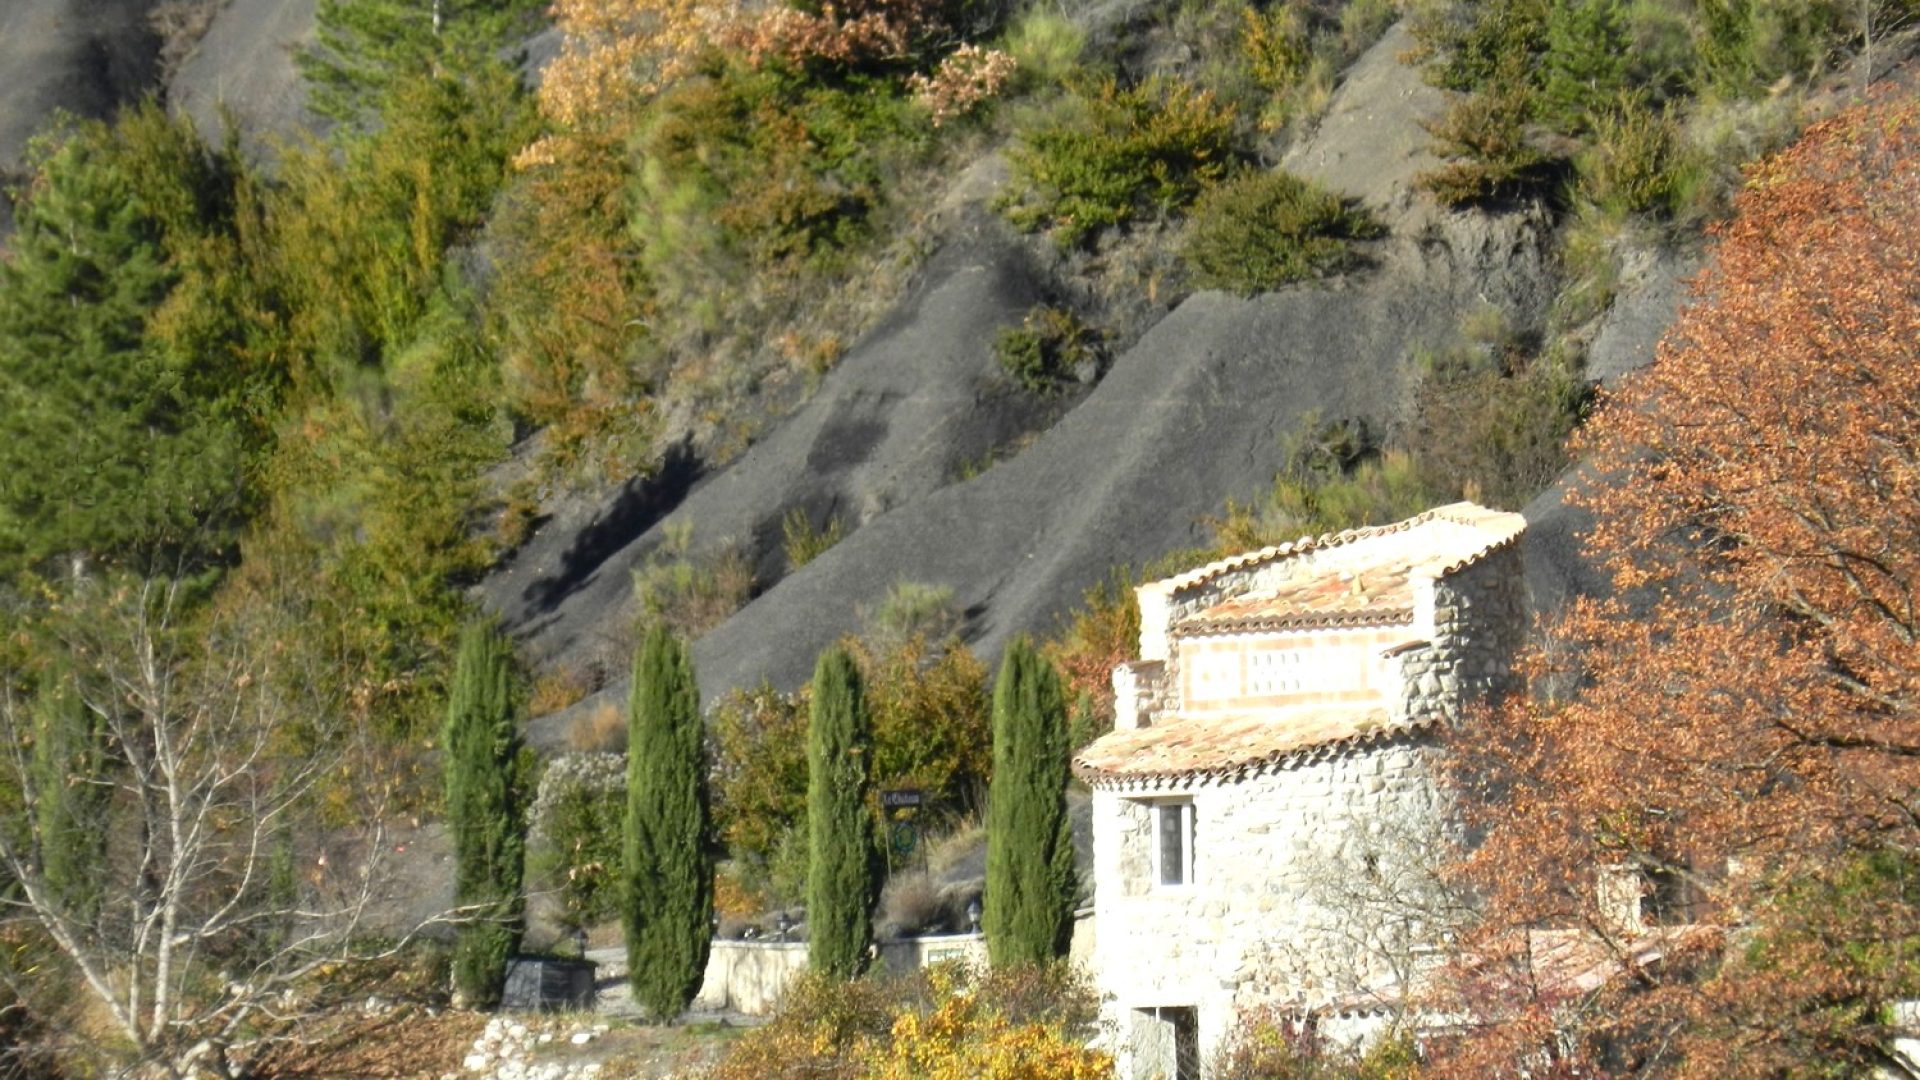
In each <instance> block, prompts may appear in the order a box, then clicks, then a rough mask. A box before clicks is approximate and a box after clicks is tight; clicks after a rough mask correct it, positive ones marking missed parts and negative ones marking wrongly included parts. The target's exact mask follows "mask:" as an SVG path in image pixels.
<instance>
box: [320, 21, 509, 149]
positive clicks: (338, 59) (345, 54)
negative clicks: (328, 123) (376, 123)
mask: <svg viewBox="0 0 1920 1080" xmlns="http://www.w3.org/2000/svg"><path fill="white" fill-rule="evenodd" d="M543 6H544V3H543V2H542V0H320V5H319V7H318V8H317V9H316V10H315V12H314V43H313V45H311V46H309V47H307V48H305V49H303V50H301V51H300V53H299V54H298V55H297V57H296V60H297V62H298V63H299V65H300V71H301V74H303V75H305V76H306V78H307V83H308V86H309V90H310V99H309V100H310V103H311V107H312V108H313V110H314V111H315V112H317V113H319V114H320V115H322V116H326V117H329V118H331V119H334V120H339V121H342V122H345V123H366V122H369V121H371V120H372V119H373V118H374V117H375V116H376V115H377V113H378V112H379V110H380V107H381V105H382V104H383V101H384V99H385V97H386V95H387V92H388V91H389V90H390V89H391V88H392V87H393V86H394V85H395V84H396V83H399V82H401V81H403V80H405V79H407V78H410V77H422V76H438V75H447V74H458V73H460V72H463V71H466V70H469V69H471V68H472V67H474V66H475V65H478V64H481V63H484V62H486V61H487V59H488V58H490V57H492V56H493V55H495V54H496V53H498V52H499V51H500V50H501V49H503V48H505V47H506V46H507V45H509V44H510V43H511V42H512V40H513V38H514V37H515V36H516V35H517V34H519V33H523V32H525V31H526V30H527V29H528V28H529V27H530V25H531V23H532V18H533V16H534V15H535V13H536V12H538V11H539V10H540V8H541V7H543Z"/></svg>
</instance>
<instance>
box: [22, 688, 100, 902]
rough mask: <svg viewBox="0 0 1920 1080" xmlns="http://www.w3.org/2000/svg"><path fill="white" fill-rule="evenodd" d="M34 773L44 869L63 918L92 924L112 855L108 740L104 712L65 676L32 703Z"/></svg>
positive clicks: (52, 899)
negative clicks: (89, 704) (105, 868)
mask: <svg viewBox="0 0 1920 1080" xmlns="http://www.w3.org/2000/svg"><path fill="white" fill-rule="evenodd" d="M34 704H35V710H34V712H35V715H34V740H33V760H32V768H31V771H32V778H33V787H34V792H33V796H34V824H35V826H36V831H37V833H38V840H39V845H40V847H39V851H40V873H41V875H42V876H43V877H44V878H45V880H46V884H47V891H48V892H49V893H50V894H51V895H50V899H51V901H52V902H53V904H54V905H55V906H56V907H57V908H58V910H59V911H60V912H61V913H62V914H63V915H65V916H66V917H68V918H70V919H72V920H74V921H75V922H78V923H82V924H85V923H89V922H91V921H92V920H93V918H94V916H95V915H98V914H99V912H100V896H101V893H100V882H101V874H100V867H101V865H102V860H104V859H105V858H106V854H107V822H106V820H105V815H106V812H107V801H108V797H109V795H110V794H111V791H112V789H111V788H109V787H108V786H107V784H106V777H105V775H104V772H105V768H106V754H105V750H106V743H105V736H104V732H103V731H102V726H101V721H100V717H99V714H97V713H95V712H94V711H93V710H92V709H90V708H88V707H87V704H86V702H84V701H83V700H81V697H80V694H79V693H78V692H77V690H76V689H75V687H74V685H73V683H72V681H71V680H70V679H69V678H67V677H65V676H64V675H60V676H57V677H55V678H54V679H52V680H50V681H49V685H48V686H47V687H46V688H45V689H43V690H42V692H41V694H40V696H39V698H38V699H36V701H35V703H34Z"/></svg>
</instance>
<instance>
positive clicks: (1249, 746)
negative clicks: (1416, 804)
mask: <svg viewBox="0 0 1920 1080" xmlns="http://www.w3.org/2000/svg"><path fill="white" fill-rule="evenodd" d="M1424 726H1426V725H1425V724H1404V723H1403V724H1400V725H1395V724H1393V723H1392V720H1391V718H1390V717H1389V716H1388V714H1387V710H1386V709H1385V708H1384V707H1381V706H1359V707H1355V706H1350V705H1349V706H1305V707H1299V708H1289V709H1274V710H1268V711H1264V712H1259V713H1244V714H1225V715H1205V714H1203V715H1198V716H1182V715H1177V714H1176V715H1167V716H1162V717H1160V718H1158V719H1157V720H1155V722H1154V724H1153V726H1152V727H1144V728H1128V729H1124V730H1120V731H1112V732H1109V733H1107V734H1106V735H1103V736H1101V737H1100V738H1098V739H1096V740H1094V742H1093V743H1092V744H1091V745H1089V746H1088V747H1087V748H1086V749H1085V750H1082V751H1081V752H1080V755H1079V756H1078V757H1076V758H1075V759H1074V762H1073V771H1074V773H1075V775H1077V776H1079V777H1080V778H1081V779H1083V780H1086V781H1087V782H1089V783H1098V782H1100V781H1103V780H1111V781H1128V780H1162V779H1171V778H1174V777H1194V776H1210V775H1225V774H1231V773H1239V772H1244V771H1246V770H1248V769H1251V768H1255V767H1258V766H1262V765H1266V764H1276V763H1278V762H1279V761H1281V760H1282V759H1284V758H1286V757H1288V756H1290V755H1293V754H1298V753H1303V752H1306V751H1310V750H1317V749H1322V748H1325V747H1329V746H1333V745H1335V744H1340V743H1349V742H1359V741H1367V740H1372V739H1378V738H1385V737H1388V736H1391V735H1397V734H1400V733H1401V732H1405V731H1412V730H1416V729H1418V728H1421V727H1424Z"/></svg>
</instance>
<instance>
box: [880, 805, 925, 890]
mask: <svg viewBox="0 0 1920 1080" xmlns="http://www.w3.org/2000/svg"><path fill="white" fill-rule="evenodd" d="M925 801H926V800H925V796H924V795H923V794H922V793H921V791H920V789H918V788H896V789H894V790H892V791H882V792H881V793H880V808H881V809H882V810H884V811H886V814H887V817H888V819H889V821H890V824H889V825H888V826H887V871H888V872H889V873H891V872H892V871H893V863H894V860H896V859H898V860H900V861H901V862H905V861H906V860H907V859H908V858H910V857H912V855H913V853H914V851H915V849H917V848H919V846H920V827H919V826H918V825H916V824H915V823H914V820H913V816H914V812H915V811H916V810H918V809H920V805H921V804H922V803H923V802H925Z"/></svg>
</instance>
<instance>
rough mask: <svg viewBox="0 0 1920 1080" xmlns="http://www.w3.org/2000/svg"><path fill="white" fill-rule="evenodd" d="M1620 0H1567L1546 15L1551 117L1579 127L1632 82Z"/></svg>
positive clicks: (1562, 126) (1545, 92) (1571, 128)
mask: <svg viewBox="0 0 1920 1080" xmlns="http://www.w3.org/2000/svg"><path fill="white" fill-rule="evenodd" d="M1627 31H1628V24H1627V11H1626V5H1625V4H1623V3H1622V2H1621V0H1562V2H1561V3H1557V4H1555V5H1553V7H1552V8H1551V9H1549V13H1548V16H1547V52H1546V55H1545V56H1544V57H1543V58H1542V60H1541V70H1542V72H1543V74H1544V79H1543V84H1542V87H1541V93H1540V101H1541V106H1542V109H1543V111H1544V112H1545V114H1546V119H1547V120H1549V121H1551V122H1552V123H1553V125H1554V126H1555V127H1556V128H1558V129H1559V130H1561V131H1564V132H1568V133H1578V132H1581V131H1584V130H1586V129H1587V128H1588V127H1589V126H1590V124H1591V123H1592V120H1591V117H1592V115H1593V114H1594V113H1595V112H1598V111H1601V110H1604V109H1607V108H1611V107H1613V106H1614V105H1615V104H1616V103H1617V101H1618V99H1619V96H1620V92H1621V91H1622V90H1623V89H1624V88H1625V87H1626V85H1627V72H1628V64H1629V62H1630V60H1631V58H1632V56H1633V42H1632V40H1631V38H1630V37H1629V35H1628V32H1627Z"/></svg>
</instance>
